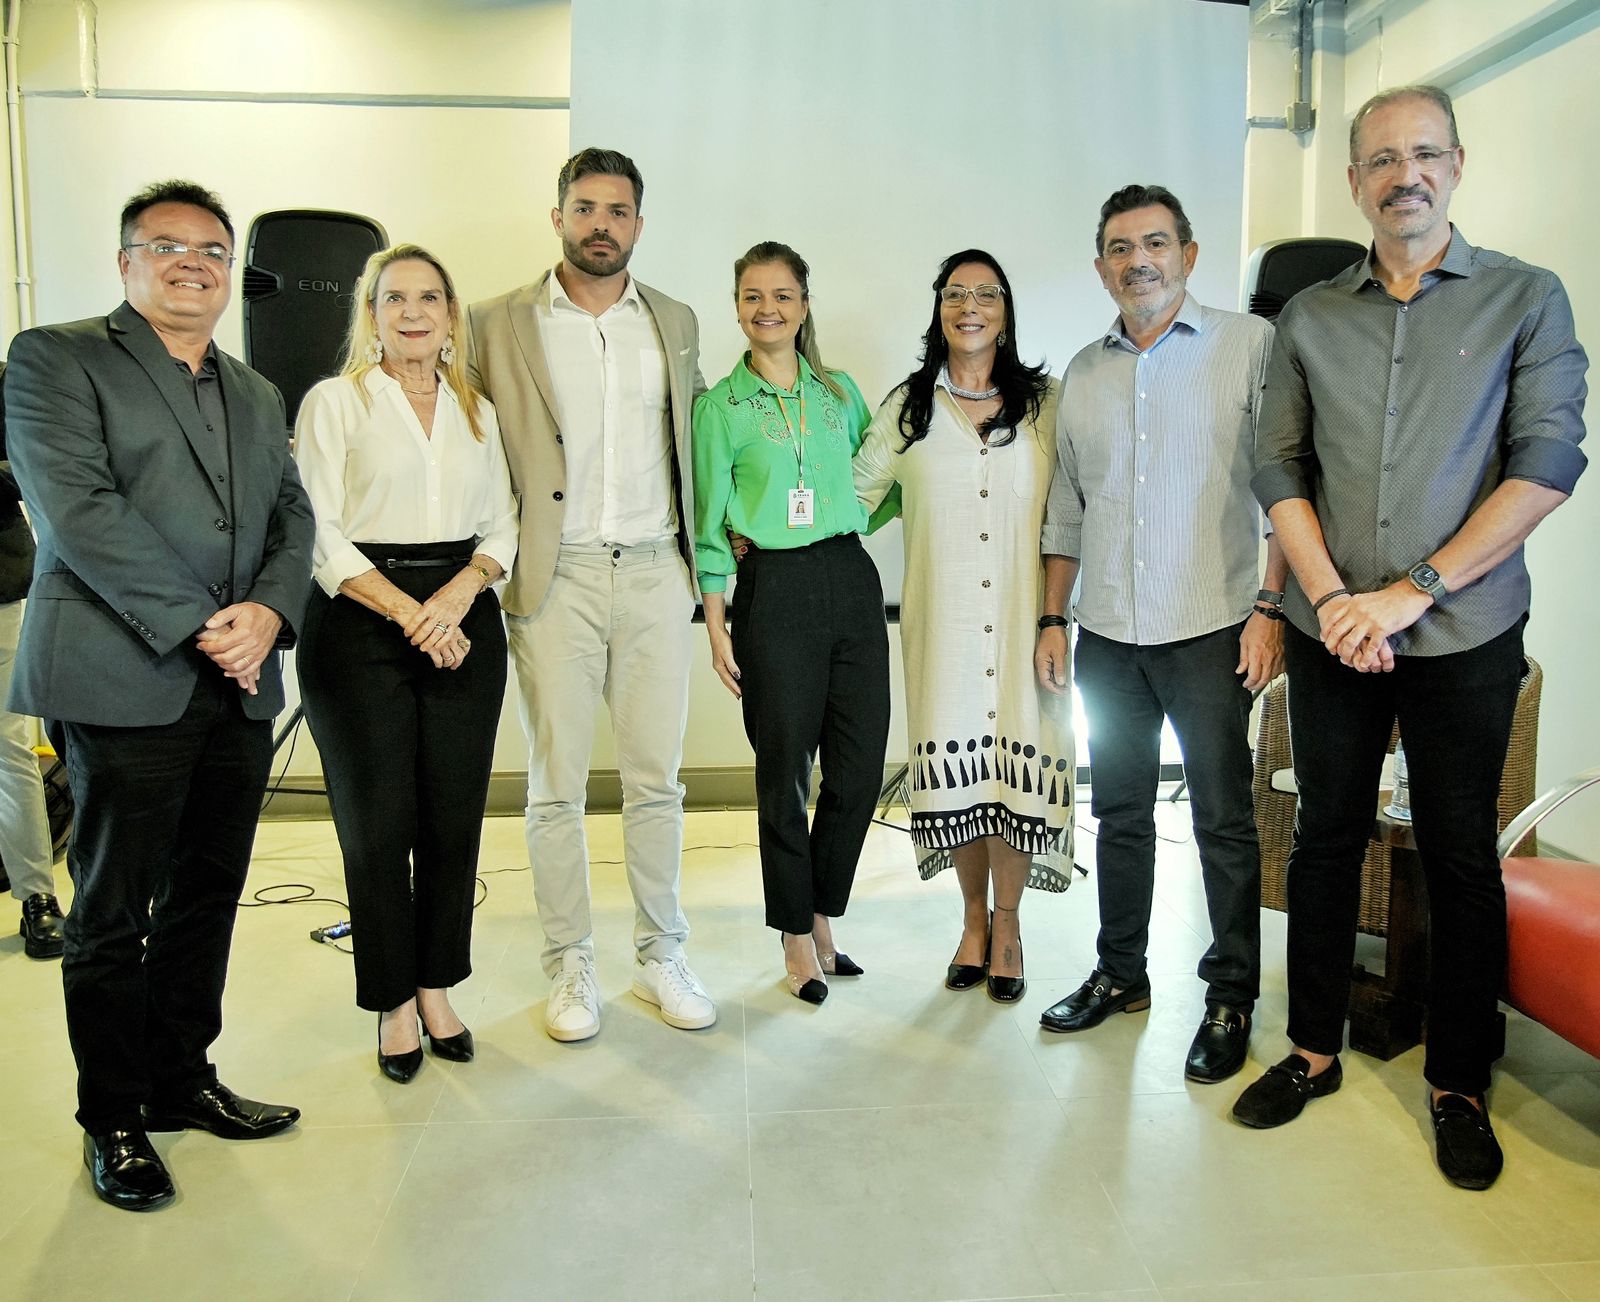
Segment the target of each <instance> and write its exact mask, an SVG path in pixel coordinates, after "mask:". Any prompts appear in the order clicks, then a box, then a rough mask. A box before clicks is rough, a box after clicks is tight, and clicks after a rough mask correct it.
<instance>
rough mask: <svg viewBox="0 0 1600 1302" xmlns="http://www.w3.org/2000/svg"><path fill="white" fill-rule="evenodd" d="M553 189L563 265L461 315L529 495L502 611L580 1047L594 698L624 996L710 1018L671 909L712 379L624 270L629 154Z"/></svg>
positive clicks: (536, 863)
mask: <svg viewBox="0 0 1600 1302" xmlns="http://www.w3.org/2000/svg"><path fill="white" fill-rule="evenodd" d="M556 186H557V207H556V208H554V209H553V210H552V211H551V220H552V222H553V223H554V225H555V228H556V231H557V233H558V234H559V235H560V236H561V247H562V257H561V261H560V262H559V263H558V264H557V265H556V267H555V269H554V270H553V271H550V272H546V273H545V274H544V275H543V276H541V277H540V278H539V279H538V280H536V281H535V282H534V283H533V284H531V285H524V286H523V287H522V288H520V289H516V290H513V291H512V292H511V293H509V294H506V295H503V296H502V297H500V298H495V299H490V300H489V301H488V302H484V303H478V304H475V305H474V306H472V307H471V308H469V309H468V312H467V320H468V327H469V330H470V336H471V347H472V367H473V372H474V377H475V378H476V379H477V380H478V382H479V383H480V384H481V385H482V386H483V389H484V391H485V392H486V393H487V394H488V395H489V397H490V399H491V400H492V401H493V402H494V404H495V407H496V408H497V409H498V412H499V416H500V428H501V431H502V434H503V436H504V439H505V447H506V457H507V459H508V460H509V462H510V465H511V479H512V482H513V484H514V486H515V488H516V490H517V494H518V496H519V498H520V499H521V503H522V534H521V542H520V544H519V548H518V553H517V561H516V564H515V566H514V567H513V568H512V571H511V578H510V582H509V583H508V585H507V587H506V591H505V596H504V601H503V604H504V607H505V611H506V617H507V619H506V622H507V625H508V628H509V631H510V644H511V656H512V661H513V663H514V664H515V666H516V671H517V682H518V685H519V687H520V689H521V696H522V723H523V728H524V729H525V731H526V733H527V737H528V816H527V838H528V860H529V862H530V863H531V864H532V866H533V881H534V895H535V898H536V900H537V902H538V906H539V919H540V922H541V924H542V925H543V927H544V934H545V943H544V954H543V959H544V967H545V971H546V972H547V973H548V974H549V975H550V976H551V978H552V984H551V987H550V999H549V1003H548V1004H547V1006H546V1009H545V1029H546V1030H547V1031H548V1032H549V1033H550V1035H551V1036H552V1037H553V1038H554V1039H557V1040H563V1041H573V1040H586V1039H588V1038H589V1037H590V1036H593V1035H595V1034H596V1033H597V1032H598V1031H599V1030H600V995H599V987H598V983H597V981H596V978H595V961H594V941H593V927H592V923H591V919H590V906H589V861H588V848H587V845H586V843H585V839H584V829H583V814H584V802H585V795H586V792H587V786H588V777H589V752H590V746H591V742H592V739H593V736H594V715H595V711H596V709H597V708H598V706H599V702H600V700H601V698H602V697H603V698H604V699H605V702H606V704H607V706H608V707H609V708H610V711H611V724H612V728H613V731H614V733H615V736H616V743H617V762H618V767H619V768H620V770H621V776H622V799H623V808H622V834H623V849H624V856H625V858H626V862H627V869H628V882H629V885H630V887H631V888H632V891H633V898H634V910H635V921H634V945H635V949H636V951H637V953H636V957H635V962H634V970H633V993H634V994H636V995H637V996H639V997H640V998H641V999H644V1000H645V1001H647V1002H649V1003H651V1004H654V1005H655V1006H657V1007H658V1008H659V1009H660V1011H661V1016H662V1018H663V1020H665V1021H666V1022H667V1023H668V1024H669V1025H672V1026H676V1027H680V1028H683V1029H696V1028H699V1027H704V1026H710V1025H711V1024H712V1023H713V1022H714V1021H716V1017H717V1009H716V1005H715V1004H714V1003H713V1002H712V1001H711V999H710V998H709V997H708V996H707V994H706V992H705V989H704V988H703V987H702V986H701V984H700V982H699V980H698V979H697V978H696V977H695V975H694V973H693V972H692V971H690V969H689V966H688V964H687V963H686V962H685V960H684V954H683V945H684V941H685V939H686V938H687V936H688V934H689V925H688V922H687V921H686V920H685V918H684V916H683V911H682V910H681V909H680V908H679V905H678V886H679V867H680V860H681V856H682V851H683V787H682V785H681V784H680V783H679V782H678V767H679V764H680V763H681V761H682V759H683V733H684V726H685V724H686V723H687V721H688V713H689V667H690V663H691V658H692V650H693V648H692V628H691V624H690V620H691V617H692V615H693V611H694V603H695V590H694V564H693V556H694V551H693V544H692V542H691V530H692V526H693V520H694V485H693V480H692V477H691V470H690V456H689V416H690V410H691V408H692V407H693V404H694V399H695V397H696V396H697V395H698V394H699V393H700V392H701V391H702V390H703V389H704V388H705V382H704V380H702V379H701V377H700V368H699V330H698V326H697V324H696V322H695V317H694V313H693V312H692V311H690V309H689V308H688V307H687V306H685V305H684V304H682V303H679V302H676V301H674V300H673V299H670V298H668V297H667V296H666V295H665V294H662V293H659V292H658V291H656V290H652V289H650V288H648V287H646V286H644V285H641V284H639V283H638V282H637V281H635V280H634V279H633V278H632V277H631V276H630V275H629V274H628V271H627V267H628V259H629V258H630V256H631V255H632V253H633V246H634V244H635V242H636V241H637V240H638V238H639V233H640V231H641V230H642V229H643V226H644V221H643V218H641V217H640V215H639V209H640V204H641V202H642V199H643V195H644V182H643V180H642V179H641V178H640V176H639V170H638V168H637V167H635V166H634V164H633V162H632V160H631V159H629V158H627V157H625V156H624V155H622V154H619V153H617V152H616V151H614V150H609V149H585V150H583V151H581V152H580V153H578V154H576V155H574V156H573V157H572V158H570V159H568V160H567V163H566V164H565V166H563V167H562V169H561V173H560V175H559V177H558V178H557V182H556Z"/></svg>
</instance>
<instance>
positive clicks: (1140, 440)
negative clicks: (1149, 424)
mask: <svg viewBox="0 0 1600 1302" xmlns="http://www.w3.org/2000/svg"><path fill="white" fill-rule="evenodd" d="M1139 442H1141V443H1143V442H1144V435H1143V434H1141V435H1139Z"/></svg>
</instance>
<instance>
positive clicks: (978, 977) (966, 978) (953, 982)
mask: <svg viewBox="0 0 1600 1302" xmlns="http://www.w3.org/2000/svg"><path fill="white" fill-rule="evenodd" d="M988 974H989V968H988V965H987V964H984V963H952V964H950V966H949V967H947V968H946V969H945V973H944V985H945V989H946V990H971V989H972V987H973V986H981V985H982V984H983V978H984V977H986V976H987V975H988Z"/></svg>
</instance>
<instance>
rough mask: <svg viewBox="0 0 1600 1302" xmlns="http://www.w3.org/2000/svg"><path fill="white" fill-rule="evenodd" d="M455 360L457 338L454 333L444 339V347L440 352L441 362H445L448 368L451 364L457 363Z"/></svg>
mask: <svg viewBox="0 0 1600 1302" xmlns="http://www.w3.org/2000/svg"><path fill="white" fill-rule="evenodd" d="M455 359H456V337H455V335H454V334H453V333H452V334H447V335H446V336H445V337H444V347H443V348H441V349H440V350H439V360H440V361H441V362H443V363H444V364H445V365H446V366H449V365H450V363H451V362H453V361H455Z"/></svg>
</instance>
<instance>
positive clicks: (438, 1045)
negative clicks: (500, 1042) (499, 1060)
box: [419, 1017, 478, 1062]
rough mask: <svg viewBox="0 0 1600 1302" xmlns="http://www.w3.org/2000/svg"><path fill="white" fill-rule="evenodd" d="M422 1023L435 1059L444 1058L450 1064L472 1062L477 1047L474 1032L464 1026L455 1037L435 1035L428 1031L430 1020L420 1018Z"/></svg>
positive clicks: (423, 1031)
mask: <svg viewBox="0 0 1600 1302" xmlns="http://www.w3.org/2000/svg"><path fill="white" fill-rule="evenodd" d="M419 1020H420V1021H421V1023H422V1033H423V1034H424V1035H426V1036H427V1037H428V1048H430V1049H431V1050H433V1056H434V1057H435V1058H443V1059H445V1060H446V1061H448V1062H471V1061H472V1056H473V1054H475V1053H476V1052H477V1051H478V1050H477V1046H476V1045H475V1044H474V1043H473V1042H472V1032H471V1031H469V1030H468V1029H467V1028H466V1026H465V1025H464V1024H463V1026H462V1027H461V1030H460V1031H459V1032H457V1033H456V1034H455V1035H435V1034H434V1033H433V1032H432V1031H430V1030H429V1029H428V1019H427V1018H426V1017H422V1018H419Z"/></svg>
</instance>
